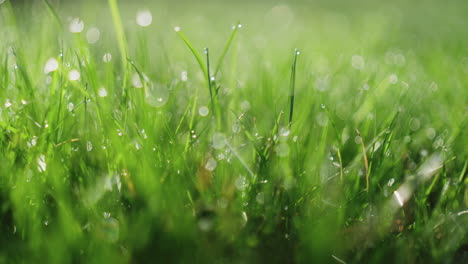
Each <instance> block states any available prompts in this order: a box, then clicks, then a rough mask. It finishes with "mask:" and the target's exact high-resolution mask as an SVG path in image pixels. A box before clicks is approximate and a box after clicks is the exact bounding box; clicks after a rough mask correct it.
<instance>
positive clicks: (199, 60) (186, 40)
mask: <svg viewBox="0 0 468 264" xmlns="http://www.w3.org/2000/svg"><path fill="white" fill-rule="evenodd" d="M175 31H176V33H177V35H179V37H180V38H181V39H182V40H183V41H184V43H185V45H187V47H188V48H189V49H190V51H191V52H192V54H193V56H194V57H195V59H196V60H197V62H198V65H199V66H200V69H201V70H202V72H203V75H205V76H206V75H207V68H206V65H205V63H204V62H203V59H202V57H201V55H200V53H199V52H198V51H197V50H196V49H195V48H194V47H193V45H192V43H190V41H189V40H188V39H187V38H186V37H185V35H184V34H183V33H182V31H181V30H180V28H179V27H176V29H175Z"/></svg>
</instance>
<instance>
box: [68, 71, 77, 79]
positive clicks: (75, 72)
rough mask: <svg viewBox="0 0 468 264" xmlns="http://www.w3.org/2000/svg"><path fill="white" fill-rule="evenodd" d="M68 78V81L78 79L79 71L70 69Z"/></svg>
mask: <svg viewBox="0 0 468 264" xmlns="http://www.w3.org/2000/svg"><path fill="white" fill-rule="evenodd" d="M68 79H69V80H70V81H78V80H79V79H80V72H79V71H78V70H75V69H73V70H71V71H70V72H69V73H68Z"/></svg>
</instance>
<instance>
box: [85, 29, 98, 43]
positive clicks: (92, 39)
mask: <svg viewBox="0 0 468 264" xmlns="http://www.w3.org/2000/svg"><path fill="white" fill-rule="evenodd" d="M100 36H101V32H100V31H99V29H98V28H97V27H92V28H90V29H88V31H87V32H86V40H87V41H88V43H89V44H94V43H96V42H98V40H99V37H100Z"/></svg>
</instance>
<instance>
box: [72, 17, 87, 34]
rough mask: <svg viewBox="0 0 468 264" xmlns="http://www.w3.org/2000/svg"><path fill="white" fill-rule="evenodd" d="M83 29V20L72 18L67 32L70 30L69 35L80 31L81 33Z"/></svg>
mask: <svg viewBox="0 0 468 264" xmlns="http://www.w3.org/2000/svg"><path fill="white" fill-rule="evenodd" d="M83 29H84V23H83V20H81V19H79V18H73V19H72V20H71V22H70V25H69V27H68V30H70V32H71V33H80V32H81V31H83Z"/></svg>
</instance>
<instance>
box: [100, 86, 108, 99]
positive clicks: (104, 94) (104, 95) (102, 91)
mask: <svg viewBox="0 0 468 264" xmlns="http://www.w3.org/2000/svg"><path fill="white" fill-rule="evenodd" d="M98 94H99V97H106V96H107V90H106V88H104V87H101V88H99V90H98Z"/></svg>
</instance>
